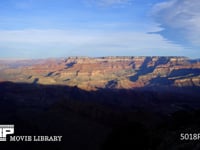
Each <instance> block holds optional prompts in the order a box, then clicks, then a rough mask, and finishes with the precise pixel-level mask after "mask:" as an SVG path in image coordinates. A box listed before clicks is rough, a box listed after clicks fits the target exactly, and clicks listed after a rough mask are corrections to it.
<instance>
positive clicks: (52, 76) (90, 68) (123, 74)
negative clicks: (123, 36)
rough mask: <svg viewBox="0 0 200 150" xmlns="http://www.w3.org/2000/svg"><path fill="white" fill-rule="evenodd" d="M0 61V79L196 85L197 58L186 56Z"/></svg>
mask: <svg viewBox="0 0 200 150" xmlns="http://www.w3.org/2000/svg"><path fill="white" fill-rule="evenodd" d="M0 63H1V65H0V67H1V68H0V81H12V82H25V83H33V84H45V85H68V86H72V87H73V86H76V87H78V88H81V89H84V90H97V89H99V88H111V89H134V88H140V87H153V86H162V87H171V86H174V87H188V86H189V87H191V86H194V87H195V86H200V62H199V61H198V60H190V59H188V58H186V57H156V56H155V57H144V56H140V57H99V58H90V57H68V58H65V59H45V60H23V61H22V60H19V61H13V62H9V61H5V60H1V61H0Z"/></svg>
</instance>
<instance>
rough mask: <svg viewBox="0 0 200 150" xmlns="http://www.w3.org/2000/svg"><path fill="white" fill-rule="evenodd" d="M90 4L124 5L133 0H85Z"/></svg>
mask: <svg viewBox="0 0 200 150" xmlns="http://www.w3.org/2000/svg"><path fill="white" fill-rule="evenodd" d="M86 2H87V3H88V4H90V5H98V6H103V7H108V6H125V5H130V4H132V2H133V0H86Z"/></svg>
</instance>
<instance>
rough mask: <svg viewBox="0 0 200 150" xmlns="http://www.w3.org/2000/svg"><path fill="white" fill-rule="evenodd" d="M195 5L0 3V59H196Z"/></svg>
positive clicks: (82, 0) (93, 0) (152, 0)
mask: <svg viewBox="0 0 200 150" xmlns="http://www.w3.org/2000/svg"><path fill="white" fill-rule="evenodd" d="M199 8H200V1H199V0H1V2H0V58H50V57H68V56H89V57H101V56H186V57H190V58H200V9H199Z"/></svg>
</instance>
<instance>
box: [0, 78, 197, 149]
mask: <svg viewBox="0 0 200 150" xmlns="http://www.w3.org/2000/svg"><path fill="white" fill-rule="evenodd" d="M199 91H200V89H199V87H184V88H183V87H182V88H178V87H174V88H167V89H164V88H163V89H162V88H158V87H156V86H155V87H154V88H152V87H151V88H142V89H139V88H138V89H134V90H128V89H98V90H96V91H84V90H81V89H79V88H77V87H68V86H66V85H40V84H35V83H30V84H28V83H12V82H2V83H0V124H14V125H15V133H14V135H16V136H17V135H49V136H51V135H61V136H63V139H62V142H10V141H7V142H0V147H1V148H2V149H3V148H4V149H6V150H10V149H26V150H27V149H34V150H35V149H47V150H48V149H56V150H59V149H61V150H107V149H108V150H110V149H122V150H126V149H132V150H133V149H136V150H198V149H200V141H199V140H180V134H181V133H200V109H199V108H200V101H199V100H200V94H199Z"/></svg>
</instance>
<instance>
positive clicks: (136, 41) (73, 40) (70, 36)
mask: <svg viewBox="0 0 200 150" xmlns="http://www.w3.org/2000/svg"><path fill="white" fill-rule="evenodd" d="M8 50H9V53H10V54H12V55H14V54H15V53H18V54H19V52H20V54H19V55H20V57H21V56H25V57H46V56H47V55H48V56H49V57H58V56H70V55H78V56H80V55H86V56H107V55H119V56H120V55H183V51H184V48H183V47H181V46H180V45H177V44H173V43H170V42H169V41H167V40H166V39H164V38H163V37H162V36H160V35H158V34H147V33H145V32H136V31H121V32H120V31H108V32H103V31H99V30H98V31H96V30H93V31H91V30H79V31H77V30H13V31H6V30H0V51H1V54H0V57H3V56H5V54H6V53H8ZM22 52H23V53H24V54H22ZM10 54H7V55H10Z"/></svg>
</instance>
